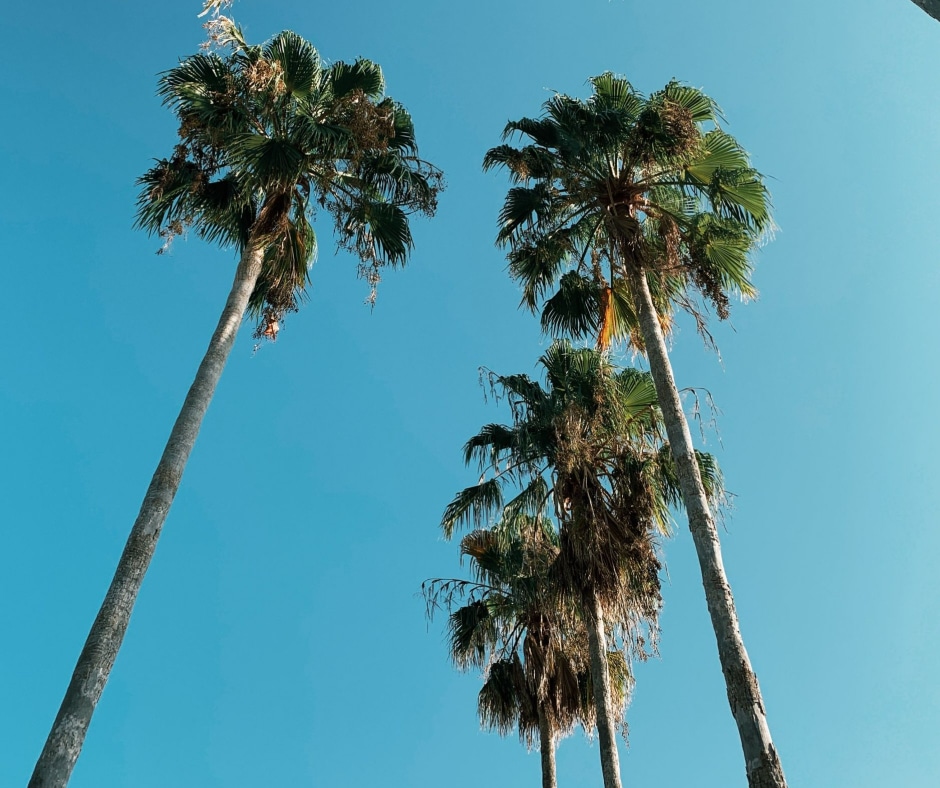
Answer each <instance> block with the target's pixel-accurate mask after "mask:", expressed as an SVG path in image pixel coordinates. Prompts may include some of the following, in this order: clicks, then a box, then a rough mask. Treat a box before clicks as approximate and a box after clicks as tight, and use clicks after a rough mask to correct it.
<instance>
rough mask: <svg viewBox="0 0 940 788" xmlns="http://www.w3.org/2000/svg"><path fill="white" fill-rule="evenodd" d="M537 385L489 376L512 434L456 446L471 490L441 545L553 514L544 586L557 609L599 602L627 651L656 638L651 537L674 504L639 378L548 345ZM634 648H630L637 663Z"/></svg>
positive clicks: (702, 459)
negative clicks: (556, 592) (459, 533)
mask: <svg viewBox="0 0 940 788" xmlns="http://www.w3.org/2000/svg"><path fill="white" fill-rule="evenodd" d="M541 364H542V366H543V368H544V370H545V385H544V386H543V385H542V384H541V383H540V382H538V381H536V380H533V379H531V378H529V377H528V376H526V375H508V376H496V375H493V376H492V378H491V385H492V386H493V389H494V391H495V393H496V394H497V395H498V396H504V397H505V398H506V399H507V400H508V402H509V406H510V409H511V412H512V416H513V421H512V423H511V424H488V425H486V426H484V427H483V428H482V429H481V430H480V432H479V433H478V434H477V435H475V436H473V437H472V438H470V440H469V441H467V444H466V445H465V447H464V459H465V461H466V462H467V463H468V464H471V463H474V462H476V463H477V464H478V466H479V468H480V471H481V478H480V481H479V483H478V484H476V485H473V486H471V487H468V488H466V489H464V490H462V491H460V492H458V493H457V495H456V496H455V497H454V499H453V501H451V503H450V504H449V505H448V506H447V508H446V510H445V512H444V516H443V519H442V527H443V529H444V533H445V536H447V537H450V536H451V535H452V534H453V532H454V530H455V529H456V528H458V527H460V526H464V525H470V526H472V527H476V528H482V527H485V526H487V525H488V524H489V523H490V522H492V521H494V520H499V521H503V522H506V521H508V522H512V521H513V519H514V518H516V517H518V516H521V515H525V516H527V517H531V518H544V517H547V516H550V515H552V514H553V515H554V516H555V517H556V518H557V520H558V522H559V524H560V529H559V531H560V536H559V548H558V550H559V558H558V559H557V560H555V561H554V563H553V567H552V573H553V582H554V583H555V586H556V587H557V588H560V589H562V593H563V594H565V595H567V596H568V599H567V602H566V604H573V605H576V606H577V605H579V606H582V607H583V606H584V605H585V602H586V600H587V598H588V597H591V598H593V596H594V595H597V596H599V597H600V598H602V599H603V601H604V604H605V606H606V608H607V610H608V611H609V612H610V613H611V614H612V620H614V621H616V622H618V623H622V624H623V628H622V630H621V632H622V634H623V635H624V636H625V637H626V639H627V641H633V642H637V641H636V631H637V628H638V627H641V626H644V625H650V627H651V633H652V634H655V633H654V630H655V620H656V617H657V613H658V609H659V604H660V597H659V581H658V570H659V568H660V563H659V560H658V558H657V556H656V546H655V539H656V535H657V534H665V533H667V532H668V530H669V528H670V523H671V518H670V508H671V507H676V506H678V505H679V503H680V495H679V490H678V486H677V479H676V472H675V467H674V463H673V460H672V455H671V453H670V452H669V447H668V444H665V442H664V439H663V436H662V427H661V421H660V416H659V410H658V407H657V405H656V392H655V389H654V387H653V384H652V381H651V379H650V377H649V375H648V374H647V373H643V372H640V371H638V370H635V369H630V368H627V369H622V370H618V369H616V368H615V367H614V366H613V365H612V364H611V363H610V361H609V359H608V358H607V357H606V355H605V354H603V353H600V352H598V351H595V350H590V349H576V348H573V347H572V346H571V345H570V344H569V343H568V342H566V341H561V342H556V343H554V344H553V345H552V346H551V347H550V348H549V350H548V351H547V352H546V353H545V354H544V355H543V356H542V358H541ZM699 465H700V468H701V470H702V473H703V477H704V478H705V480H706V484H707V487H708V489H709V492H710V494H711V495H712V496H714V497H715V498H716V499H719V498H720V496H721V494H722V482H721V475H720V471H719V469H718V466H717V464H716V463H715V462H714V460H713V459H712V458H711V457H710V456H708V455H704V454H700V455H699ZM640 651H642V649H638V653H639V652H640Z"/></svg>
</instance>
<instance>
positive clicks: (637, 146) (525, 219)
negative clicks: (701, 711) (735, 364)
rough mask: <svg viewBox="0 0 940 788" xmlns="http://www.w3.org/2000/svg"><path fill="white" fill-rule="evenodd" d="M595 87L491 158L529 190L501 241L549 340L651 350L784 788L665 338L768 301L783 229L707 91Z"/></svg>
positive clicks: (531, 123) (715, 590)
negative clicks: (765, 254) (767, 261)
mask: <svg viewBox="0 0 940 788" xmlns="http://www.w3.org/2000/svg"><path fill="white" fill-rule="evenodd" d="M591 84H592V87H593V95H592V96H591V97H590V98H588V99H587V100H580V99H575V98H571V97H569V96H564V95H556V96H555V97H554V98H552V99H550V100H549V101H547V102H546V103H545V104H544V114H543V116H542V117H540V118H537V119H532V118H523V119H521V120H518V121H513V122H510V123H509V124H508V125H507V126H506V130H505V136H506V137H507V138H508V137H511V136H513V135H515V134H519V135H521V136H523V137H527V138H528V139H529V141H530V142H529V144H526V145H523V146H522V147H520V148H516V147H513V146H511V145H509V144H503V145H500V146H498V147H496V148H493V149H491V150H490V151H489V152H488V153H487V155H486V158H485V160H484V167H485V168H490V167H497V166H500V167H505V168H506V169H507V170H508V171H509V174H510V177H511V178H512V179H513V181H514V182H515V184H516V185H515V186H514V187H513V188H511V189H510V191H509V192H508V194H507V197H506V201H505V203H504V206H503V209H502V211H501V213H500V222H501V229H500V232H499V236H498V240H499V242H500V243H503V244H507V245H508V246H509V263H510V271H511V273H512V275H513V276H514V277H516V278H517V279H518V280H519V281H521V283H522V286H523V301H524V303H525V304H526V305H527V306H528V307H529V308H531V309H533V310H537V309H541V312H542V324H543V327H544V328H545V329H546V330H548V331H549V332H551V333H556V334H569V335H572V336H575V337H584V336H593V337H595V338H596V340H597V343H598V346H599V347H602V348H603V347H607V346H608V345H609V344H610V343H611V341H613V340H614V339H617V338H623V339H627V340H629V341H631V342H632V343H633V344H634V346H635V347H636V348H637V349H639V350H642V351H644V352H645V353H646V355H647V356H648V358H649V364H650V371H651V373H652V376H653V380H654V381H655V385H656V392H657V396H658V401H659V404H660V407H661V409H662V414H663V419H664V422H665V426H666V433H667V436H668V439H669V444H670V446H671V447H672V451H673V454H674V458H675V465H676V471H677V476H678V481H679V485H680V488H681V491H682V498H683V501H684V503H685V508H686V511H687V512H688V517H689V528H690V530H691V532H692V538H693V541H694V543H695V549H696V552H697V555H698V559H699V564H700V566H701V571H702V579H703V584H704V587H705V597H706V601H707V604H708V610H709V613H710V615H711V620H712V625H713V627H714V630H715V635H716V638H717V641H718V653H719V659H720V662H721V667H722V671H723V673H724V677H725V682H726V685H727V689H728V699H729V702H730V704H731V711H732V714H733V716H734V719H735V722H736V723H737V726H738V732H739V734H740V737H741V743H742V747H743V751H744V759H745V765H746V770H747V775H748V781H749V785H751V786H752V787H754V788H756V787H757V786H778V787H779V786H785V785H786V780H785V778H784V775H783V769H782V766H781V764H780V759H779V757H778V755H777V752H776V750H775V748H774V745H773V741H772V739H771V736H770V729H769V727H768V724H767V718H766V714H765V710H764V702H763V699H762V698H761V694H760V688H759V686H758V683H757V677H756V675H755V673H754V671H753V669H752V668H751V664H750V659H749V658H748V655H747V651H746V650H745V648H744V641H743V639H742V637H741V632H740V627H739V624H738V620H737V615H736V613H735V609H734V601H733V598H732V595H731V588H730V586H729V584H728V580H727V577H726V576H725V571H724V566H723V563H722V558H721V548H720V544H719V541H718V532H717V529H716V527H715V520H714V516H713V514H712V512H711V511H710V509H709V505H708V499H707V495H706V490H705V487H704V485H703V482H702V479H701V474H700V471H699V465H698V463H697V462H696V461H695V450H694V448H693V445H692V439H691V434H690V431H689V426H688V422H687V420H686V418H685V415H684V414H683V411H682V406H681V403H680V399H679V393H678V390H677V387H676V383H675V378H674V376H673V372H672V366H671V364H670V361H669V356H668V353H667V350H666V343H665V339H664V329H668V327H669V324H670V321H671V315H672V312H673V310H674V309H675V308H676V307H679V308H684V309H688V310H690V311H691V312H692V313H693V315H694V316H695V317H696V320H697V321H698V323H699V326H700V328H702V329H703V330H706V329H705V328H704V319H705V318H704V313H703V309H702V307H701V306H700V304H702V303H704V304H706V305H711V306H712V307H713V308H714V309H715V311H716V312H717V314H718V316H719V317H720V318H725V317H727V315H728V310H729V306H730V297H731V296H732V295H740V296H742V297H745V298H747V297H751V296H753V295H754V294H755V289H754V287H753V285H752V284H751V281H750V278H749V277H750V272H751V264H750V260H749V253H750V251H751V250H752V248H753V247H754V245H755V244H756V243H757V242H758V240H759V239H760V237H761V236H762V235H763V234H764V233H766V232H768V231H769V230H770V229H771V228H772V221H771V217H770V210H769V198H768V195H767V191H766V188H765V186H764V183H763V180H762V178H761V176H760V175H759V173H757V172H756V171H755V170H754V169H752V167H751V166H750V163H749V160H748V157H747V154H746V153H745V151H744V150H743V149H742V148H741V146H740V145H739V144H738V143H737V141H736V140H735V139H734V138H733V137H731V136H730V135H728V134H727V133H726V132H724V131H723V130H722V129H721V128H720V127H719V125H718V123H719V121H720V114H719V110H718V109H717V107H716V105H715V103H714V102H713V101H712V100H711V99H710V98H709V97H708V96H706V95H705V94H704V93H702V92H701V91H699V90H696V89H694V88H690V87H687V86H684V85H681V84H679V83H676V82H670V83H669V84H668V85H667V86H666V87H665V88H664V89H663V90H660V91H658V92H655V93H653V94H651V95H650V96H643V95H642V94H640V93H639V92H637V91H636V90H635V89H634V88H633V87H632V86H631V85H630V83H629V82H627V81H626V80H625V79H622V78H619V77H616V76H614V75H612V74H609V73H608V74H603V75H601V76H599V77H595V78H594V79H592V80H591ZM552 290H555V292H554V293H553V294H551V295H550V293H551V291H552ZM697 296H698V298H697ZM706 331H707V330H706ZM706 335H707V334H706Z"/></svg>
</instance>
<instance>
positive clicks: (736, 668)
mask: <svg viewBox="0 0 940 788" xmlns="http://www.w3.org/2000/svg"><path fill="white" fill-rule="evenodd" d="M631 286H632V289H633V293H634V295H635V297H636V299H637V306H638V311H639V317H640V330H641V332H642V334H643V342H644V343H645V345H646V354H647V357H648V358H649V363H650V372H651V374H652V376H653V382H654V384H655V386H656V395H657V398H658V399H659V404H660V408H661V409H662V412H663V420H664V421H665V423H666V433H667V435H668V437H669V445H670V446H671V448H672V455H673V457H674V459H675V463H676V470H677V472H678V476H679V487H680V489H681V491H682V499H683V501H684V502H685V509H686V512H687V514H688V516H689V530H690V531H691V532H692V541H693V542H694V543H695V552H696V554H697V555H698V560H699V566H700V567H701V570H702V584H703V585H704V586H705V601H706V603H707V604H708V612H709V614H710V615H711V620H712V626H713V627H714V629H715V638H716V639H717V641H718V658H719V660H720V661H721V670H722V672H723V673H724V676H725V684H726V686H727V689H728V701H729V703H730V704H731V713H732V715H733V716H734V720H735V722H736V723H737V726H738V734H739V735H740V737H741V746H742V748H743V750H744V761H745V766H746V769H747V780H748V785H749V786H750V787H751V788H786V784H787V782H786V778H785V777H784V776H783V767H782V766H781V764H780V758H779V756H778V755H777V751H776V749H774V744H773V740H772V739H771V737H770V728H769V727H768V725H767V716H766V713H765V711H764V701H763V699H762V698H761V693H760V686H759V685H758V683H757V675H756V674H755V673H754V671H753V669H752V668H751V661H750V659H749V658H748V655H747V651H746V650H745V648H744V640H743V639H742V637H741V629H740V626H739V624H738V617H737V613H736V612H735V609H734V598H733V597H732V595H731V586H730V585H729V584H728V579H727V577H726V576H725V569H724V565H723V563H722V560H721V545H720V543H719V541H718V530H717V528H715V520H714V517H713V516H712V513H711V510H710V509H709V506H708V501H707V499H706V497H705V488H704V486H703V485H702V477H701V473H700V472H699V467H698V462H697V461H696V458H695V449H694V446H693V445H692V435H691V433H690V432H689V423H688V421H686V418H685V414H684V413H683V411H682V404H681V402H680V401H679V391H678V389H677V388H676V381H675V378H674V377H673V374H672V365H671V364H670V363H669V355H668V353H667V351H666V340H665V338H664V337H663V332H662V329H661V328H660V324H659V316H658V315H657V313H656V307H655V305H654V304H653V299H652V296H651V294H650V289H649V284H648V282H647V280H646V273H645V271H644V270H643V269H639V270H637V271H634V272H632V273H631Z"/></svg>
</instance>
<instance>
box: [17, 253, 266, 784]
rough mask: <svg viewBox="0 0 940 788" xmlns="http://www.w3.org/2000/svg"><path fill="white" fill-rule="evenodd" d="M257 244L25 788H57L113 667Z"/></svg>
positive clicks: (218, 371)
mask: <svg viewBox="0 0 940 788" xmlns="http://www.w3.org/2000/svg"><path fill="white" fill-rule="evenodd" d="M263 257H264V248H263V245H261V244H258V243H249V244H248V246H247V247H246V249H245V251H244V253H243V254H242V257H241V260H240V262H239V264H238V269H237V271H236V273H235V281H234V283H233V285H232V290H231V292H230V293H229V297H228V301H226V303H225V309H223V310H222V316H221V318H220V319H219V324H218V326H217V327H216V329H215V333H214V334H213V335H212V340H211V341H210V342H209V348H208V349H207V350H206V354H205V356H204V357H203V359H202V363H201V364H200V365H199V369H198V371H197V372H196V377H195V379H194V380H193V384H192V387H191V388H190V389H189V393H188V394H187V395H186V400H185V401H184V402H183V407H182V409H181V410H180V414H179V416H178V417H177V419H176V424H174V425H173V431H172V432H171V433H170V438H169V440H168V441H167V444H166V448H165V449H164V450H163V456H162V457H161V458H160V463H159V464H158V465H157V470H156V472H155V473H154V475H153V479H152V480H151V481H150V487H148V488H147V494H146V495H145V496H144V501H143V504H142V505H141V507H140V513H139V514H138V515H137V520H136V521H135V523H134V527H133V528H132V529H131V533H130V537H128V540H127V544H126V545H125V547H124V552H123V554H122V555H121V560H120V561H119V563H118V567H117V571H116V572H115V573H114V579H113V580H112V581H111V586H110V587H109V588H108V593H107V594H106V595H105V598H104V602H103V604H102V605H101V609H100V610H99V611H98V616H97V617H96V618H95V622H94V624H92V627H91V632H90V633H89V634H88V639H87V640H86V641H85V646H84V648H83V649H82V653H81V654H80V655H79V658H78V664H77V665H76V666H75V672H74V673H73V674H72V680H71V682H69V686H68V690H66V693H65V699H64V700H63V701H62V706H61V707H60V708H59V713H58V715H57V716H56V719H55V722H54V723H53V725H52V731H51V732H50V733H49V738H48V739H47V740H46V744H45V746H44V747H43V750H42V753H41V754H40V756H39V760H38V762H37V763H36V768H35V770H34V771H33V776H32V778H31V779H30V781H29V788H63V787H64V786H65V785H67V784H68V781H69V778H70V776H71V774H72V769H73V768H74V767H75V762H76V760H78V756H79V753H80V752H81V749H82V744H83V743H84V741H85V735H86V733H87V731H88V726H89V724H90V723H91V716H92V714H94V711H95V707H96V706H97V705H98V700H99V699H100V698H101V693H102V691H103V690H104V685H105V683H106V682H107V680H108V676H109V675H110V673H111V668H112V667H113V666H114V660H115V658H116V657H117V653H118V649H119V648H120V647H121V641H122V640H123V639H124V633H125V632H126V631H127V625H128V622H129V621H130V617H131V610H132V609H133V607H134V603H135V602H136V601H137V594H138V593H139V591H140V586H141V583H142V582H143V579H144V574H145V573H146V571H147V567H148V566H149V565H150V560H151V559H152V558H153V554H154V551H155V550H156V547H157V539H158V538H159V537H160V531H161V530H162V528H163V523H164V521H165V520H166V516H167V513H168V512H169V510H170V505H171V504H172V503H173V498H174V497H175V495H176V491H177V489H179V484H180V479H181V478H182V476H183V469H184V468H185V467H186V461H187V460H188V459H189V455H190V452H191V451H192V449H193V444H194V443H195V442H196V435H197V434H198V433H199V427H200V426H201V424H202V419H203V417H204V416H205V414H206V409H207V408H208V407H209V402H210V401H211V399H212V395H213V393H214V392H215V387H216V385H217V384H218V382H219V378H220V377H221V375H222V369H223V367H224V366H225V362H226V360H227V359H228V356H229V353H230V352H231V350H232V346H233V345H234V343H235V335H236V334H237V333H238V328H239V325H240V324H241V321H242V317H243V315H244V314H245V308H246V307H247V305H248V298H249V297H250V296H251V293H252V290H254V287H255V283H256V282H257V280H258V276H259V274H260V273H261V263H262V259H263Z"/></svg>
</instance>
